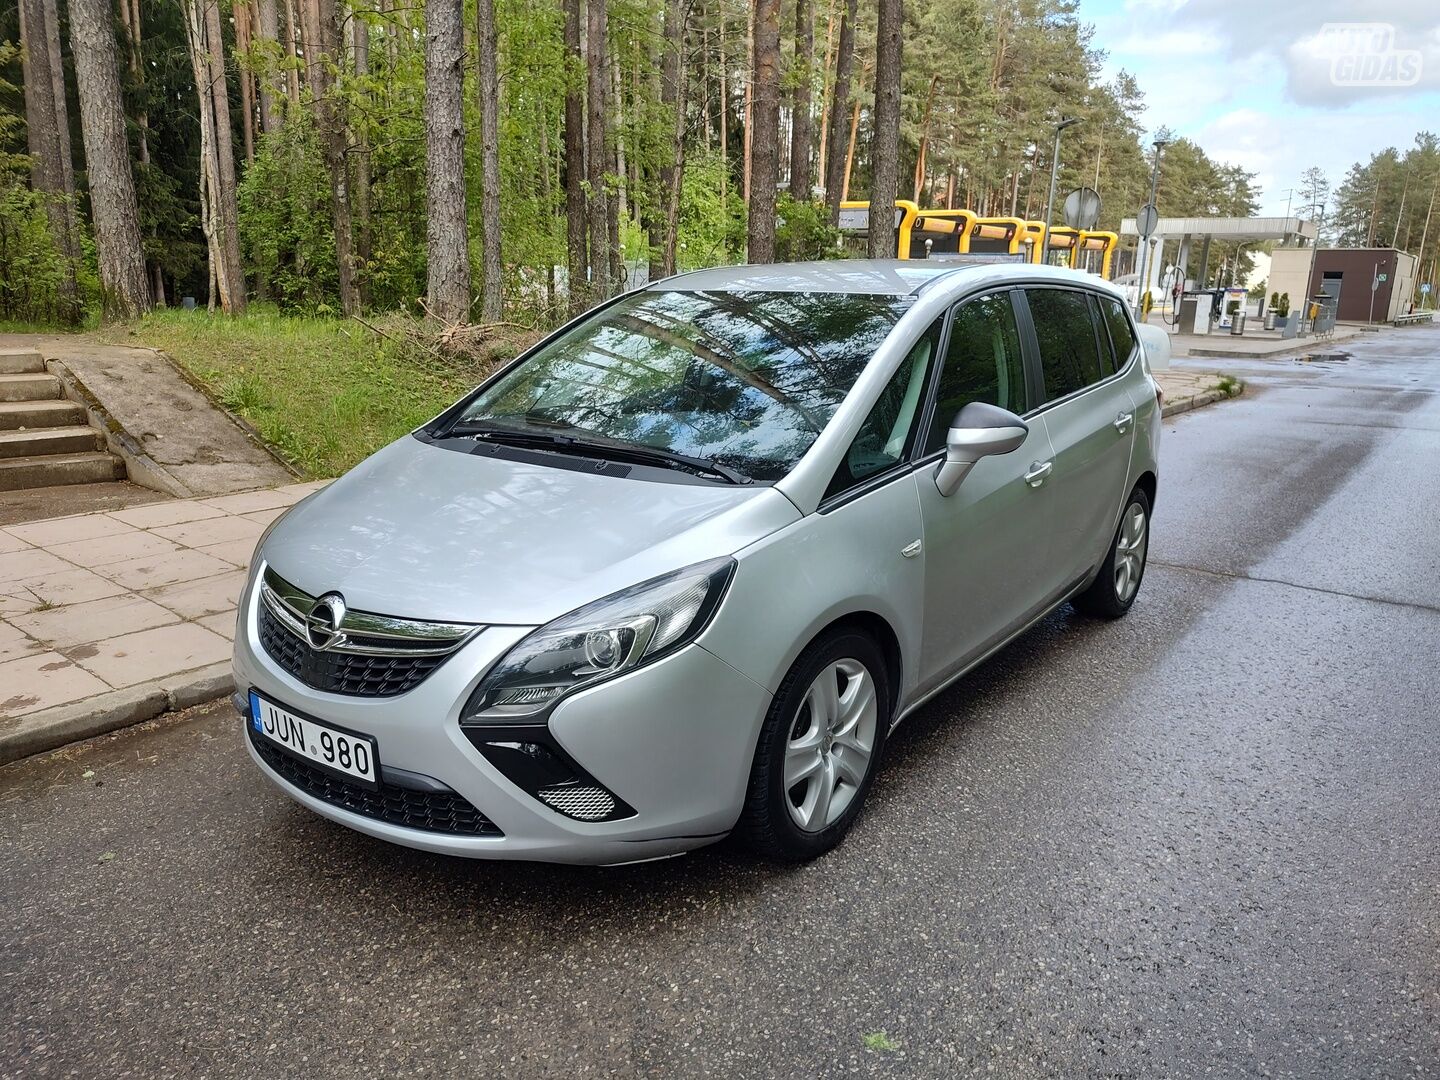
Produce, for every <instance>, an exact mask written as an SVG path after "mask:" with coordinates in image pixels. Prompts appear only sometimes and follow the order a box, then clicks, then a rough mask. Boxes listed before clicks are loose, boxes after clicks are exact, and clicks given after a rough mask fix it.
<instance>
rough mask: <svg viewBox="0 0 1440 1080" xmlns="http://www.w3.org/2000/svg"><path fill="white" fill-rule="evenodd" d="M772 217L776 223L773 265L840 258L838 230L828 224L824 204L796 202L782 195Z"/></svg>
mask: <svg viewBox="0 0 1440 1080" xmlns="http://www.w3.org/2000/svg"><path fill="white" fill-rule="evenodd" d="M775 213H776V216H777V217H778V218H779V219H780V224H779V225H777V227H776V229H775V258H776V260H777V261H779V262H796V261H800V260H806V259H835V258H839V257H840V255H841V251H840V230H839V229H837V228H835V227H834V226H833V225H831V224H830V216H829V214H828V213H826V210H825V204H824V203H816V202H799V201H798V200H796V199H794V198H792V197H791V196H790V193H789V192H782V193H781V194H780V196H779V198H777V199H776V203H775Z"/></svg>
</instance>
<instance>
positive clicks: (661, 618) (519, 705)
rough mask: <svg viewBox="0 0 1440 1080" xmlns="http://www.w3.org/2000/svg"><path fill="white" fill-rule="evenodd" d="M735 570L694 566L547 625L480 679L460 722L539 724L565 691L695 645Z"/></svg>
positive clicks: (718, 562)
mask: <svg viewBox="0 0 1440 1080" xmlns="http://www.w3.org/2000/svg"><path fill="white" fill-rule="evenodd" d="M734 570H735V560H734V559H728V558H726V559H712V560H710V561H709V562H703V563H696V564H695V565H694V566H687V567H686V568H685V569H683V570H677V571H675V573H673V574H666V575H665V576H664V577H658V578H653V579H651V580H650V581H646V582H643V583H641V584H639V585H635V586H632V587H631V588H628V589H622V590H621V591H620V592H617V593H614V594H613V595H611V596H607V597H605V598H604V599H603V600H596V601H595V602H594V603H593V604H586V605H585V606H584V607H582V608H579V609H577V610H575V611H572V612H571V613H570V614H569V615H562V616H561V617H560V618H558V619H556V620H555V621H554V622H552V623H547V624H546V625H545V626H542V627H540V629H538V630H536V631H535V632H533V633H532V634H530V635H529V636H528V637H526V638H524V639H523V640H521V641H520V643H519V644H517V645H516V646H515V647H514V648H513V649H511V650H510V651H509V652H508V653H506V654H505V656H504V658H503V659H501V661H500V662H499V663H498V664H496V665H495V667H494V668H492V669H491V671H490V673H489V674H488V675H486V676H485V678H484V679H482V680H481V682H480V685H479V686H477V687H476V688H475V692H474V693H473V694H471V695H470V700H469V701H468V702H466V704H465V709H464V711H462V712H461V714H460V722H461V723H462V724H511V723H528V722H534V721H536V720H538V719H539V718H541V717H542V716H543V715H544V714H545V713H547V712H548V711H549V710H550V708H551V706H553V705H554V704H555V703H556V702H557V701H559V700H560V699H561V698H563V697H565V696H566V695H567V694H570V693H573V692H574V691H576V690H579V689H581V688H582V687H586V686H591V685H594V684H595V683H597V682H601V681H603V680H605V679H609V678H613V677H614V676H616V675H619V674H621V673H622V672H626V671H630V670H631V669H632V668H636V667H639V666H640V665H641V664H647V663H649V662H650V661H652V660H655V659H657V658H659V657H661V656H664V655H665V654H666V653H669V652H673V651H674V650H676V649H678V648H680V647H681V646H683V645H687V644H689V643H690V642H691V641H693V640H694V639H695V638H696V636H698V635H699V633H700V631H701V630H703V629H704V628H705V624H706V623H707V622H708V621H709V619H710V616H711V615H712V614H713V613H714V611H715V608H716V607H717V606H718V605H719V603H720V598H721V597H722V596H723V595H724V594H725V587H726V585H728V584H729V583H730V576H731V574H732V573H734Z"/></svg>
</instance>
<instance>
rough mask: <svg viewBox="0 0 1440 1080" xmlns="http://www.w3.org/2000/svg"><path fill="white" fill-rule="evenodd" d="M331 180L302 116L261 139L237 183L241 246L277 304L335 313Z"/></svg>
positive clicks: (312, 127) (313, 134)
mask: <svg viewBox="0 0 1440 1080" xmlns="http://www.w3.org/2000/svg"><path fill="white" fill-rule="evenodd" d="M329 200H330V181H329V176H328V174H327V173H326V171H325V159H324V156H323V154H322V153H321V149H320V141H319V139H318V138H317V136H316V132H315V125H314V124H313V123H311V122H310V121H309V120H308V118H306V117H304V116H297V117H294V118H292V119H291V120H290V122H288V123H286V124H285V126H284V127H283V128H281V129H280V131H279V132H277V133H276V134H275V135H267V136H263V137H262V138H261V140H260V146H259V148H258V151H257V153H256V155H255V161H254V163H253V164H252V165H251V166H250V167H249V168H248V169H246V170H245V176H244V179H243V180H241V182H240V192H239V203H240V207H239V209H240V246H241V250H242V251H243V253H244V257H245V262H246V265H247V266H249V267H253V268H254V270H255V272H256V274H258V275H259V276H260V277H261V278H263V279H264V280H265V282H266V284H267V286H268V288H269V290H270V292H271V295H272V296H273V297H274V298H275V300H276V302H277V303H279V304H280V306H281V307H283V308H287V309H291V310H297V311H305V312H310V313H324V312H329V311H333V310H335V309H336V306H337V304H336V296H337V291H338V288H339V285H338V280H337V271H336V266H335V233H334V230H333V228H332V226H331V218H330V202H329Z"/></svg>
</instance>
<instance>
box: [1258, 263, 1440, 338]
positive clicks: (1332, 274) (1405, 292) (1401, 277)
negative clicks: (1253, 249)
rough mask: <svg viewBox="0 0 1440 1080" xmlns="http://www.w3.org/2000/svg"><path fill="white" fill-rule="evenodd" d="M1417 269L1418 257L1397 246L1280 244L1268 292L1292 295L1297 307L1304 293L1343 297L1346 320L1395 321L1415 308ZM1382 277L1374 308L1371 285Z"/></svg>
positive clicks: (1342, 314)
mask: <svg viewBox="0 0 1440 1080" xmlns="http://www.w3.org/2000/svg"><path fill="white" fill-rule="evenodd" d="M1418 269H1419V260H1418V259H1416V258H1415V256H1414V255H1411V254H1409V253H1407V252H1404V251H1400V250H1398V249H1396V248H1316V249H1313V250H1312V249H1310V248H1276V249H1275V250H1274V251H1273V252H1271V256H1270V280H1269V281H1268V282H1267V283H1266V285H1265V291H1266V296H1267V298H1268V296H1269V295H1270V294H1272V293H1289V294H1290V307H1291V309H1292V310H1295V311H1298V310H1300V302H1301V299H1302V298H1303V297H1310V298H1313V297H1315V296H1318V295H1319V294H1320V293H1322V292H1323V293H1328V294H1329V295H1331V296H1336V297H1338V298H1339V301H1340V303H1339V308H1338V310H1337V315H1336V317H1337V318H1338V319H1339V320H1340V321H1341V322H1368V321H1370V319H1371V318H1373V319H1374V320H1375V321H1376V322H1391V321H1392V320H1394V319H1395V317H1396V316H1397V315H1404V314H1405V313H1406V312H1407V311H1409V310H1410V305H1411V303H1412V302H1414V300H1415V298H1416V291H1415V277H1416V273H1417V271H1418ZM1380 278H1383V280H1379V281H1378V283H1377V284H1376V288H1375V297H1374V300H1375V303H1374V307H1373V309H1372V307H1371V303H1370V300H1371V297H1370V285H1371V282H1375V281H1376V280H1377V279H1380ZM1307 279H1308V285H1307ZM1372 310H1373V315H1372Z"/></svg>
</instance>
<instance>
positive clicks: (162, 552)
mask: <svg viewBox="0 0 1440 1080" xmlns="http://www.w3.org/2000/svg"><path fill="white" fill-rule="evenodd" d="M324 483H325V482H324V481H319V482H315V483H308V484H294V485H291V486H288V487H282V488H273V489H262V490H257V491H246V492H240V493H238V494H234V495H221V496H216V497H213V498H205V499H179V500H174V501H171V502H162V503H154V504H152V505H149V506H137V507H131V508H129V509H124V510H114V511H110V512H106V513H95V514H82V515H79V516H76V517H63V518H52V519H50V520H48V521H32V522H29V523H26V524H23V525H11V526H7V527H4V528H0V762H3V761H5V760H8V759H9V758H10V757H16V756H22V755H21V753H19V752H17V748H18V750H23V752H24V753H30V752H34V750H32V749H28V748H27V747H28V746H29V745H30V744H29V743H25V742H24V741H23V740H20V741H19V742H17V740H19V739H20V736H19V734H18V733H21V732H23V731H25V730H28V729H29V728H31V727H33V726H34V725H33V724H29V723H27V721H30V720H34V719H36V718H37V717H38V716H39V715H40V714H42V713H45V714H47V717H46V719H47V720H53V719H56V718H57V717H58V718H60V719H66V717H67V716H68V714H66V716H60V714H57V713H55V710H57V708H64V707H67V706H68V707H70V709H71V711H74V710H75V708H76V706H75V703H81V705H82V707H81V708H80V710H79V712H76V713H75V717H72V718H70V719H71V720H72V721H73V720H74V719H76V718H80V714H81V713H83V712H85V711H87V710H88V711H89V712H92V713H96V712H112V713H113V712H115V710H116V709H119V710H120V711H121V712H124V710H125V708H129V709H130V710H131V712H133V711H134V709H135V708H137V707H139V706H138V705H137V702H138V703H140V704H142V705H143V704H144V702H147V701H148V702H150V704H151V705H154V704H155V702H154V701H153V700H152V699H153V698H155V696H156V695H160V696H161V700H160V701H159V702H158V707H157V708H155V710H154V712H153V713H152V715H154V714H156V713H158V712H160V711H163V709H164V708H165V707H169V706H173V705H176V704H177V703H179V699H180V698H184V697H186V696H188V697H190V698H194V694H195V693H196V692H198V691H197V690H195V689H194V688H196V687H201V686H203V685H219V684H220V683H221V682H223V681H224V680H226V679H228V671H229V658H230V641H231V638H232V636H233V633H234V624H235V604H236V600H237V597H238V596H239V591H240V587H241V585H242V583H243V581H244V577H245V567H246V566H247V565H248V564H249V561H250V556H251V554H252V552H253V551H254V548H255V544H256V542H257V541H258V540H259V538H260V534H261V532H263V531H264V529H265V526H266V525H267V524H268V523H269V522H270V521H271V520H273V519H274V518H275V517H276V516H277V515H278V514H279V513H280V512H281V511H282V510H284V509H285V508H286V507H288V506H290V505H291V504H292V503H294V502H296V501H297V500H298V499H300V498H302V497H304V496H305V495H307V494H309V493H310V492H311V491H314V490H316V488H318V487H322V486H324ZM194 699H195V700H200V699H199V698H194ZM92 706H93V708H92ZM146 707H148V706H146ZM50 714H55V715H50ZM135 718H136V717H134V716H131V718H130V719H129V720H121V721H120V722H133V720H134V719H135ZM138 718H140V719H144V718H145V717H143V716H141V717H138ZM109 726H110V727H115V726H119V724H118V723H115V724H110V725H109ZM99 730H107V728H105V727H101V728H100V729H99ZM95 733H96V731H94V730H88V731H86V734H95ZM73 737H83V736H81V735H76V736H73ZM51 745H54V743H53V742H52V743H51Z"/></svg>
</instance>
